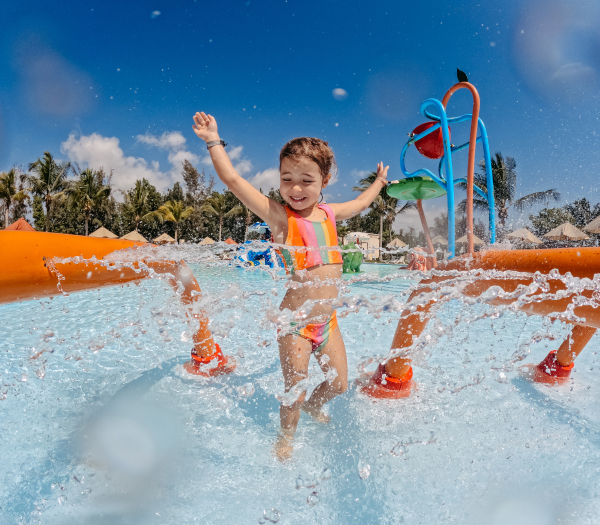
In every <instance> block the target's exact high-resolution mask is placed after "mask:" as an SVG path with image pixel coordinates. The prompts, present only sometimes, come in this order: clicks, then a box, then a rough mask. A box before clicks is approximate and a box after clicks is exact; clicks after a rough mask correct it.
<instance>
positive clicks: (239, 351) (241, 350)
mask: <svg viewBox="0 0 600 525" xmlns="http://www.w3.org/2000/svg"><path fill="white" fill-rule="evenodd" d="M237 355H238V357H241V358H242V359H243V358H244V350H243V348H242V347H240V348H238V353H237Z"/></svg>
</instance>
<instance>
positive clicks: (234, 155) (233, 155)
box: [227, 146, 244, 160]
mask: <svg viewBox="0 0 600 525" xmlns="http://www.w3.org/2000/svg"><path fill="white" fill-rule="evenodd" d="M243 149H244V146H236V147H235V148H231V149H230V150H229V151H228V152H227V155H228V156H229V158H230V160H237V159H239V158H240V157H241V156H242V150H243Z"/></svg>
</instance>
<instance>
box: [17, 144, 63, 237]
mask: <svg viewBox="0 0 600 525" xmlns="http://www.w3.org/2000/svg"><path fill="white" fill-rule="evenodd" d="M70 168H71V164H70V163H68V162H63V163H61V164H57V163H56V161H55V160H54V157H52V154H51V153H50V152H49V151H45V152H44V156H43V157H41V158H39V159H37V160H36V161H35V162H32V163H31V164H30V165H29V172H30V175H29V176H28V177H27V181H28V183H29V186H30V187H29V191H30V192H31V193H32V194H33V195H37V196H38V197H41V198H42V200H43V203H44V207H45V209H46V221H45V228H46V231H50V230H52V227H53V219H52V211H53V210H54V209H57V208H58V207H57V206H56V204H57V201H59V202H60V200H61V199H62V198H63V197H64V190H65V189H66V187H67V174H68V172H69V169H70ZM53 204H54V205H53Z"/></svg>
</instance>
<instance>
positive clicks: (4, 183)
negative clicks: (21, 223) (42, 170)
mask: <svg viewBox="0 0 600 525" xmlns="http://www.w3.org/2000/svg"><path fill="white" fill-rule="evenodd" d="M17 178H18V179H19V180H20V181H21V182H24V181H25V180H26V175H25V174H23V173H20V174H19V175H17V170H16V169H15V168H12V169H11V170H10V171H8V172H7V173H0V200H2V201H4V227H5V228H8V217H9V211H10V207H11V206H12V203H13V202H19V201H24V200H25V199H29V196H28V195H27V193H25V192H24V191H23V190H17Z"/></svg>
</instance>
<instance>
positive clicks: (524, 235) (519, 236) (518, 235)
mask: <svg viewBox="0 0 600 525" xmlns="http://www.w3.org/2000/svg"><path fill="white" fill-rule="evenodd" d="M507 237H510V238H511V239H515V240H518V241H522V242H529V243H532V244H542V243H543V242H544V241H542V240H541V239H538V238H537V237H536V236H535V235H534V234H533V233H531V232H530V231H529V230H528V229H527V228H521V229H520V230H516V231H514V232H512V233H509V234H508V235H507Z"/></svg>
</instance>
